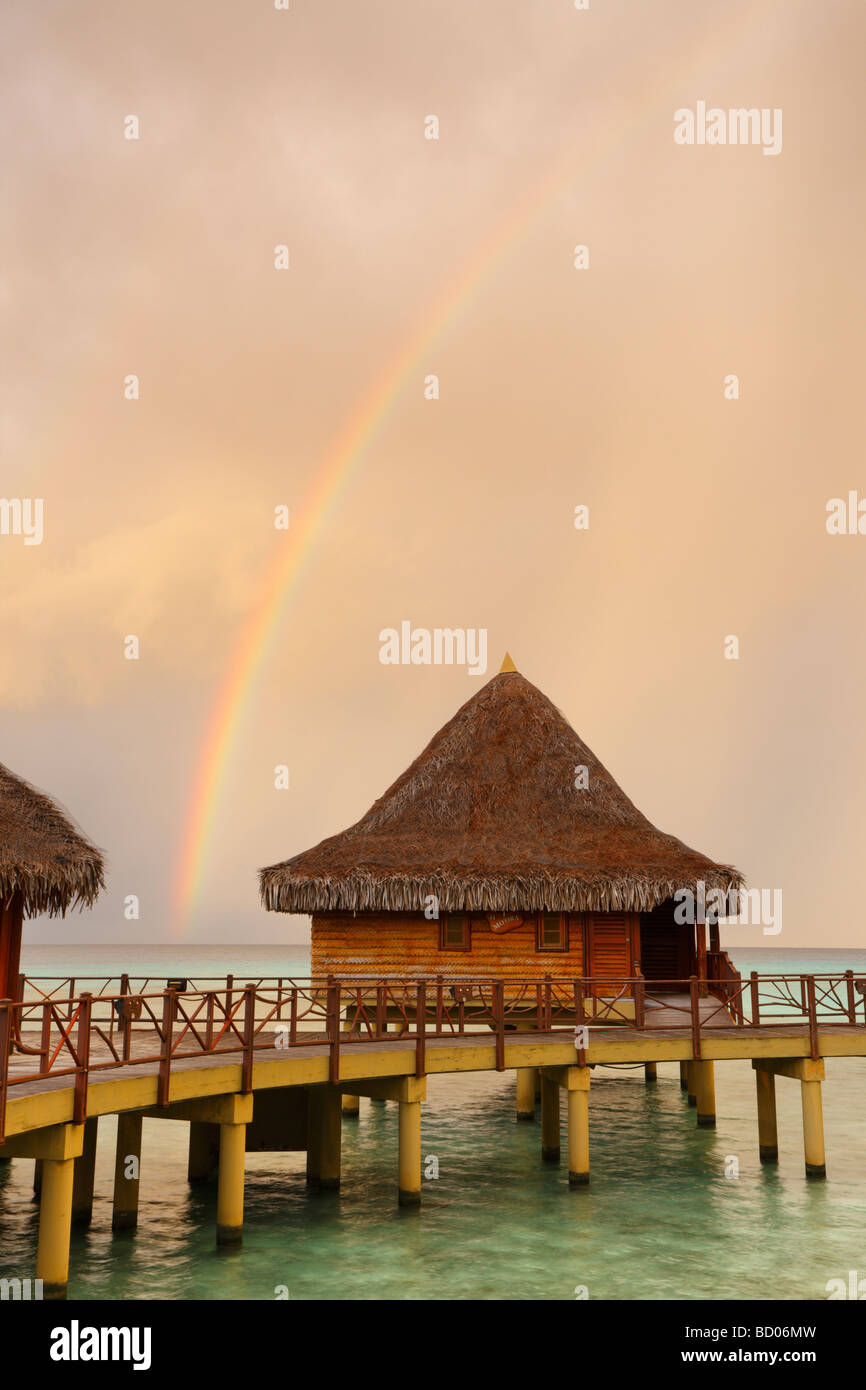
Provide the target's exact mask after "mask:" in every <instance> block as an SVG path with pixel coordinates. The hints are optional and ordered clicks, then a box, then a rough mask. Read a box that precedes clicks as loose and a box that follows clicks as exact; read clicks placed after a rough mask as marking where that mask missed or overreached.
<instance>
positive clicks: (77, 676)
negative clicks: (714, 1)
mask: <svg viewBox="0 0 866 1390" xmlns="http://www.w3.org/2000/svg"><path fill="white" fill-rule="evenodd" d="M2 13H3V27H4V44H3V50H2V54H0V114H2V118H3V124H4V128H5V129H7V131H9V132H11V139H10V141H9V142H8V144H7V149H6V158H5V164H6V169H5V179H4V183H5V195H6V196H5V197H4V200H3V201H4V212H3V214H2V219H0V244H2V262H3V266H4V273H3V281H2V290H0V293H2V304H3V322H4V329H5V331H4V334H3V345H2V364H0V365H2V387H0V409H2V436H0V448H2V455H0V457H2V484H0V493H2V496H3V497H5V498H6V499H31V500H32V501H34V502H35V501H36V499H39V500H40V501H41V504H42V508H43V527H42V531H43V533H42V538H41V543H40V544H25V537H24V536H23V535H22V534H15V533H14V530H10V533H9V534H0V641H2V649H3V652H4V655H5V660H4V661H3V662H2V664H0V700H2V713H3V723H2V729H3V738H2V747H0V761H2V762H4V763H6V764H7V765H8V766H9V767H10V768H11V769H12V770H13V771H14V772H16V773H17V774H19V775H21V776H23V777H25V778H26V779H27V780H29V781H31V782H33V783H34V784H36V785H37V786H39V787H41V788H43V789H45V790H47V791H48V792H49V793H50V794H51V795H53V796H55V797H56V798H57V799H58V800H59V801H60V802H61V803H62V804H63V805H64V806H65V807H66V808H67V809H68V810H69V812H70V813H71V815H72V816H73V817H74V818H75V820H76V822H77V823H78V824H79V825H80V826H81V827H82V828H83V830H84V831H85V833H86V834H87V835H88V836H89V837H90V838H91V839H92V840H93V841H95V843H97V844H98V845H99V846H100V847H101V849H102V850H103V851H104V853H105V856H106V863H107V887H106V891H105V892H104V893H103V894H102V896H101V898H100V899H99V902H98V903H97V905H96V906H95V907H94V909H93V910H92V911H91V912H89V913H86V914H82V915H80V916H79V915H77V914H74V915H71V916H69V917H68V918H67V919H66V920H65V921H62V922H56V921H53V922H52V921H47V920H45V919H42V920H39V921H34V922H32V923H30V924H29V925H28V927H27V940H28V941H30V942H32V943H34V944H36V943H43V942H51V941H59V940H63V941H64V942H66V943H67V944H69V943H73V942H79V941H80V942H82V943H83V942H116V943H118V944H119V945H120V946H122V944H123V943H124V942H129V943H138V942H153V943H160V942H165V943H170V942H184V943H214V944H218V943H233V942H253V941H260V942H262V943H279V942H281V941H287V942H288V941H300V940H303V939H305V936H306V933H307V931H308V923H307V920H306V919H304V918H301V917H286V916H282V915H278V914H268V913H266V912H264V910H263V909H262V908H261V907H260V905H259V901H258V880H257V871H258V869H259V868H260V867H261V866H263V865H266V864H271V863H273V862H275V861H277V860H280V859H284V858H287V857H289V856H290V855H293V854H295V853H298V852H299V851H300V850H302V849H305V848H307V847H309V846H310V845H312V844H314V843H316V842H317V841H318V840H320V839H321V838H322V837H324V836H325V835H329V834H333V833H335V832H336V831H338V830H340V829H342V828H344V827H345V826H347V825H348V824H350V823H352V822H353V821H355V820H356V819H357V818H358V817H359V816H360V815H361V814H363V813H364V812H365V811H366V810H367V808H368V807H369V806H370V805H371V803H372V802H373V801H374V800H375V799H376V797H378V796H379V795H380V794H381V793H382V792H383V791H384V790H385V788H386V787H388V786H389V785H390V784H391V782H392V781H393V780H394V778H395V777H396V776H397V775H398V774H399V773H400V772H401V771H402V770H403V769H404V768H405V767H406V766H407V765H408V763H409V762H410V761H411V760H412V759H413V758H414V757H415V756H416V755H417V754H418V753H419V752H420V750H421V749H422V747H423V746H424V745H425V744H426V743H427V741H428V739H429V738H430V737H431V735H432V734H433V733H434V732H435V731H436V730H437V729H438V728H439V727H440V726H441V725H442V724H443V723H444V722H445V721H446V720H447V719H449V718H450V717H451V715H452V714H453V713H454V712H455V711H456V710H457V708H458V707H459V706H460V705H461V704H462V703H463V702H464V701H465V700H466V699H468V698H469V697H470V696H471V695H473V694H474V693H475V692H476V691H477V690H478V689H479V687H480V685H481V684H483V679H485V678H487V677H483V678H479V677H478V676H473V675H472V674H470V673H469V672H468V671H467V670H466V668H465V667H464V668H462V669H461V668H458V667H456V666H444V665H439V666H436V665H383V664H382V662H381V661H380V637H379V634H380V632H381V631H382V630H383V629H386V628H392V627H394V628H399V626H400V624H401V622H403V621H409V622H411V623H412V625H413V626H414V627H426V628H429V629H434V628H437V627H451V628H454V627H459V628H466V629H484V630H485V631H486V632H487V649H488V670H487V676H492V675H494V674H495V673H496V671H497V670H498V668H499V664H500V661H501V658H502V656H503V654H504V652H505V651H506V649H507V650H509V651H510V653H511V655H512V657H513V658H514V661H515V663H516V665H517V667H518V668H519V669H520V670H521V671H522V673H523V674H524V675H525V676H526V677H527V678H528V679H529V680H531V681H533V682H534V683H535V684H536V685H538V686H539V687H540V688H541V689H542V690H543V691H544V692H545V693H546V694H547V695H548V696H549V697H550V698H551V699H552V700H553V701H554V703H555V704H556V705H557V706H558V707H559V708H560V709H562V711H563V712H564V714H565V715H566V717H567V718H568V719H569V721H570V722H571V723H572V725H573V726H574V727H575V728H576V730H577V731H578V733H579V734H580V735H581V737H582V738H583V739H584V740H585V741H586V742H587V743H588V744H589V746H590V747H591V748H592V749H593V751H594V752H595V753H596V755H597V756H598V757H599V758H601V760H602V761H603V762H604V763H605V765H606V766H607V767H608V768H609V770H610V771H611V773H612V774H613V775H614V776H615V777H616V778H617V780H618V781H619V782H620V784H621V785H622V786H623V787H624V789H625V790H626V792H627V793H628V795H629V796H630V797H631V798H632V799H633V801H634V802H635V803H636V804H637V806H638V807H639V808H640V809H641V810H642V811H643V812H644V813H645V814H646V815H647V816H648V817H649V819H650V820H651V821H653V822H654V823H655V824H657V825H659V826H660V827H661V828H663V829H664V830H666V831H668V832H670V833H672V834H675V835H677V836H679V837H680V838H681V839H683V840H684V841H685V842H686V843H688V844H690V845H693V846H694V847H696V848H698V849H700V850H701V851H703V852H704V853H706V854H708V855H710V856H711V857H712V858H714V859H717V860H719V861H721V862H726V863H734V864H736V865H737V866H738V867H739V868H740V869H741V870H742V871H743V872H744V873H745V875H746V877H747V879H748V881H749V882H750V884H752V885H754V886H757V887H760V888H764V889H768V890H776V889H781V890H782V893H783V902H784V924H783V929H782V931H781V932H780V933H779V934H778V935H776V936H765V935H763V934H762V933H761V929H760V927H750V928H746V927H743V928H728V929H727V930H726V933H725V935H724V936H723V940H727V942H728V943H729V944H754V945H761V946H766V945H772V946H780V947H787V948H792V947H808V946H822V947H828V946H837V947H845V946H856V945H862V944H863V931H862V927H861V924H860V922H859V917H858V914H857V911H856V909H855V907H854V903H855V902H856V900H857V891H856V874H857V871H858V870H857V866H858V864H859V863H860V861H861V857H862V850H863V845H864V841H866V814H864V797H863V786H864V781H866V737H864V720H863V710H864V708H866V654H864V642H863V627H864V625H863V606H864V565H866V535H859V534H843V535H835V534H833V535H831V534H829V533H828V530H827V519H828V513H827V504H828V501H830V500H831V499H833V498H841V499H847V498H848V495H849V493H850V492H852V491H853V492H857V491H858V489H859V493H858V496H859V495H862V496H863V497H864V498H866V472H864V467H863V462H862V459H863V450H862V405H861V402H862V394H863V393H862V381H861V374H862V363H863V361H864V351H863V347H864V344H863V333H864V330H863V324H864V322H866V315H864V312H863V310H864V303H863V301H864V277H863V272H862V227H863V225H864V184H863V178H862V170H863V167H864V154H866V150H864V144H866V138H864V129H866V122H864V113H866V96H864V91H863V84H862V57H861V55H862V52H863V47H864V41H866V11H864V10H862V9H860V8H859V7H857V6H853V5H851V4H850V3H847V2H846V0H823V3H822V4H821V5H816V4H814V3H804V0H732V3H728V4H722V5H710V4H699V5H694V4H688V3H684V0H590V5H589V8H588V9H586V10H578V9H576V8H575V6H574V4H573V0H536V2H535V3H527V0H521V2H520V3H517V2H516V0H496V3H492V0H473V4H472V5H466V4H464V3H459V2H458V0H453V2H452V0H443V2H442V3H425V4H421V3H420V0H370V3H365V4H364V5H358V4H356V3H349V2H348V0H291V4H290V8H289V9H288V10H278V9H277V8H276V7H275V5H274V4H273V3H271V0H184V3H182V4H178V3H177V0H171V2H170V3H168V2H166V3H163V0H149V3H147V4H139V3H133V0H102V2H101V3H96V2H95V0H81V3H79V4H77V5H75V6H69V5H67V4H65V3H59V2H58V0H43V3H40V4H39V5H38V6H37V5H33V4H32V3H30V2H29V0H4V2H3V4H2ZM702 102H703V103H706V107H707V108H720V109H721V110H723V111H727V110H729V109H732V108H740V107H747V108H753V107H754V108H757V109H759V110H765V109H766V110H767V112H774V111H778V112H781V113H782V114H781V125H780V127H779V129H780V133H781V136H782V140H781V149H780V150H779V151H778V152H777V153H770V154H766V153H765V152H764V148H763V146H762V145H761V144H738V145H733V144H730V143H726V144H724V145H722V144H697V143H695V144H691V145H688V144H678V143H677V142H676V141H675V139H674V132H675V129H676V122H675V113H676V112H677V111H681V110H683V109H688V110H692V111H695V112H697V110H698V103H702ZM130 117H135V118H136V121H137V130H136V129H135V125H136V123H135V122H130V120H129V118H130ZM431 118H435V120H434V119H431ZM132 133H134V134H137V138H128V136H129V135H130V134H132ZM433 134H435V135H436V136H437V137H438V138H428V137H429V136H430V135H433ZM577 246H584V247H586V248H587V252H586V253H585V256H584V260H588V264H585V265H583V266H582V267H581V268H576V266H575V260H576V256H575V248H576V247H577ZM278 247H285V248H286V249H287V257H288V268H285V269H284V268H278V264H277V262H278V260H279V253H278V252H277V251H276V250H275V248H278ZM577 259H580V258H579V257H578V258H577ZM732 376H733V377H736V378H737V383H738V395H737V396H732V394H731V393H732V390H733V388H732V386H731V383H730V378H731V377H732ZM130 377H135V378H137V391H138V395H137V398H135V395H134V394H133V395H132V397H131V398H130V390H131V389H132V390H133V391H134V387H133V388H130V385H129V378H130ZM430 377H436V378H437V380H438V397H436V396H434V397H433V398H430V395H431V389H432V388H431V385H430V382H429V378H430ZM279 507H286V508H288V514H289V524H288V529H287V530H280V529H278V528H277V527H276V526H275V524H274V522H275V516H276V512H275V509H276V508H279ZM576 507H586V508H588V517H589V526H588V529H578V528H576V526H575V508H576ZM864 529H866V519H864ZM130 637H134V638H136V639H137V642H138V655H137V659H129V652H130V643H129V642H128V639H129V638H130ZM731 637H736V638H737V640H738V644H739V647H738V656H737V658H736V659H731V650H732V648H731V643H730V640H729V639H730V638H731ZM278 767H285V768H286V769H287V770H288V779H287V780H288V786H287V787H277V786H276V785H275V781H276V780H277V778H276V774H275V769H276V768H278ZM282 780H286V779H285V778H283V779H282ZM131 899H136V900H137V903H138V908H137V910H138V916H137V917H129V916H128V915H127V914H128V913H129V911H130V907H129V902H130V900H131Z"/></svg>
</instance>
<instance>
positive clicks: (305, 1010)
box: [0, 970, 866, 1142]
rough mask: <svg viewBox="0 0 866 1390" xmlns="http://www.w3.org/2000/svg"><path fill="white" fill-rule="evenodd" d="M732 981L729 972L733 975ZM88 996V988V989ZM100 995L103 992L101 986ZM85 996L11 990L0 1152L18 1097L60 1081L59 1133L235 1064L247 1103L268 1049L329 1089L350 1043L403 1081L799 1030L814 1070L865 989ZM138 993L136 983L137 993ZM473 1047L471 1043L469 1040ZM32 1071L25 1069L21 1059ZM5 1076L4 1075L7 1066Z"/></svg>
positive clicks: (317, 988) (675, 986) (861, 1009)
mask: <svg viewBox="0 0 866 1390" xmlns="http://www.w3.org/2000/svg"><path fill="white" fill-rule="evenodd" d="M734 974H736V972H734ZM94 983H97V982H94ZM108 983H109V984H110V983H114V981H113V980H112V981H108ZM122 983H123V984H124V986H125V988H124V989H122V990H118V991H111V990H109V989H108V988H104V989H103V991H102V992H99V993H95V992H93V991H85V992H82V993H80V994H79V995H77V996H73V995H70V996H69V997H62V998H61V997H58V996H57V994H56V992H55V991H52V990H49V989H47V988H45V989H43V988H41V987H40V984H39V981H38V980H34V979H28V980H26V981H25V982H24V988H23V989H22V991H21V993H22V995H23V998H22V999H20V1000H0V1142H2V1139H3V1135H4V1133H5V1130H4V1124H5V1112H6V1102H7V1097H8V1095H9V1093H10V1092H11V1091H14V1089H15V1088H16V1087H18V1086H23V1085H27V1084H30V1083H34V1082H39V1081H42V1080H47V1079H49V1078H62V1077H68V1078H69V1080H70V1084H71V1085H72V1087H73V1121H74V1122H75V1123H81V1122H82V1121H83V1120H84V1118H85V1117H86V1109H87V1086H88V1082H89V1080H90V1079H91V1078H93V1079H95V1078H97V1077H98V1076H99V1074H100V1073H101V1072H103V1071H110V1070H112V1069H117V1068H120V1067H136V1066H147V1065H150V1066H151V1067H153V1066H155V1067H156V1070H157V1074H158V1086H157V1094H158V1103H159V1104H160V1105H167V1104H168V1100H169V1093H170V1092H169V1085H170V1078H171V1072H172V1068H173V1067H174V1066H175V1065H177V1064H179V1063H183V1062H185V1061H187V1060H191V1059H200V1058H202V1057H205V1056H210V1057H219V1058H225V1059H226V1060H227V1061H229V1060H235V1061H239V1062H240V1064H241V1069H242V1071H241V1090H242V1091H243V1092H249V1091H250V1090H251V1089H252V1077H253V1064H254V1061H255V1059H256V1055H257V1054H262V1053H269V1054H270V1055H271V1056H273V1053H274V1049H276V1050H277V1051H279V1050H280V1049H283V1048H287V1049H295V1048H303V1047H318V1048H320V1049H323V1050H324V1049H327V1053H328V1057H329V1076H330V1078H331V1080H332V1081H337V1080H338V1079H339V1075H340V1050H341V1048H342V1047H344V1046H346V1045H356V1044H358V1043H378V1044H380V1045H386V1044H391V1043H395V1042H396V1043H397V1044H398V1045H402V1046H404V1047H405V1046H411V1047H412V1048H413V1049H414V1070H415V1073H416V1075H419V1076H421V1075H423V1074H424V1072H425V1069H426V1048H427V1045H428V1043H429V1042H431V1041H437V1040H441V1039H453V1038H455V1037H466V1036H470V1035H472V1034H475V1035H476V1036H478V1035H481V1036H485V1035H486V1036H488V1037H489V1035H490V1033H491V1032H492V1033H493V1035H494V1045H495V1064H496V1067H497V1069H498V1070H503V1069H504V1067H505V1041H506V1036H507V1034H509V1033H514V1032H515V1031H518V1030H519V1031H521V1032H523V1033H530V1034H532V1033H534V1034H537V1035H547V1036H550V1035H556V1034H557V1033H571V1034H572V1035H573V1036H574V1040H575V1048H576V1061H577V1062H578V1063H579V1064H581V1065H582V1064H583V1063H584V1062H585V1058H586V1047H587V1045H588V1032H589V1030H590V1029H592V1028H608V1027H611V1026H617V1027H628V1028H631V1029H634V1030H637V1031H641V1032H644V1031H647V1030H652V1029H664V1030H667V1031H668V1032H673V1033H674V1034H676V1033H678V1032H684V1033H687V1034H688V1036H689V1038H690V1041H691V1047H692V1054H693V1056H694V1057H700V1055H701V1046H702V1041H703V1040H704V1039H705V1038H706V1036H707V1033H708V1031H710V1030H712V1029H716V1028H720V1027H723V1028H728V1029H740V1028H751V1029H754V1028H760V1029H761V1030H771V1029H779V1028H788V1029H789V1030H790V1028H791V1027H792V1026H795V1027H801V1028H804V1029H806V1030H807V1032H808V1037H809V1044H810V1046H809V1050H810V1055H811V1056H813V1057H817V1056H818V1055H819V1052H818V1031H819V1027H821V1026H825V1027H826V1026H833V1027H841V1028H856V1029H861V1028H866V980H864V979H862V978H860V977H855V976H854V974H853V972H852V971H850V970H849V971H846V972H845V974H843V975H764V976H758V975H757V974H756V973H753V974H752V975H751V977H750V978H749V979H748V980H742V979H740V977H739V976H737V978H736V980H734V979H731V978H730V976H725V977H723V983H724V986H725V992H724V997H720V996H719V994H717V993H716V992H715V990H714V989H713V988H712V987H713V986H714V985H715V986H718V984H719V980H718V979H712V980H711V979H707V980H703V981H702V980H698V979H697V977H695V976H692V977H691V978H690V979H689V980H669V981H663V980H645V979H642V978H640V977H637V978H627V979H626V978H617V979H612V978H611V979H605V978H581V979H574V980H568V981H563V980H554V979H552V978H548V979H546V980H543V981H537V980H507V981H505V980H490V979H477V978H474V979H473V978H452V977H443V976H438V977H437V978H436V979H433V980H419V979H382V978H378V979H376V978H370V977H355V978H354V979H340V980H338V979H336V978H333V977H330V978H327V979H325V978H322V979H315V978H311V979H291V978H287V977H283V978H272V979H264V978H263V979H260V980H258V981H249V982H247V983H245V984H244V985H237V984H235V982H234V980H233V978H232V977H228V979H227V980H226V982H225V983H222V982H221V984H220V986H219V987H217V988H214V989H196V988H193V989H190V988H188V987H187V988H185V989H181V988H179V987H176V986H179V985H181V984H185V985H187V986H189V984H190V981H188V980H187V981H182V980H180V979H178V980H174V981H171V982H170V985H171V987H169V988H163V989H160V990H158V991H154V990H148V989H144V990H139V989H136V988H133V986H134V985H137V984H138V981H136V980H131V979H130V978H129V977H128V976H124V977H122ZM148 983H150V982H149V981H148ZM479 1040H480V1039H479ZM31 1058H32V1063H29V1059H31ZM13 1064H14V1065H13Z"/></svg>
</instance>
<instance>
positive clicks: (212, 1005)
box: [204, 990, 216, 1052]
mask: <svg viewBox="0 0 866 1390" xmlns="http://www.w3.org/2000/svg"><path fill="white" fill-rule="evenodd" d="M215 1009H216V995H215V994H214V991H213V990H209V991H208V996H207V1012H206V1015H205V1018H206V1022H205V1030H204V1045H205V1048H206V1050H207V1051H208V1052H212V1051H213V1025H214V1011H215Z"/></svg>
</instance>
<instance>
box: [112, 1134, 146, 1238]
mask: <svg viewBox="0 0 866 1390" xmlns="http://www.w3.org/2000/svg"><path fill="white" fill-rule="evenodd" d="M140 1171H141V1115H138V1114H136V1113H135V1112H134V1111H131V1110H128V1111H123V1112H122V1113H121V1114H119V1115H118V1117H117V1149H116V1151H115V1156H114V1206H113V1209H112V1213H111V1229H112V1230H113V1231H131V1230H134V1229H135V1227H136V1226H137V1225H138V1184H139V1176H140Z"/></svg>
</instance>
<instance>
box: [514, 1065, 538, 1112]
mask: <svg viewBox="0 0 866 1390" xmlns="http://www.w3.org/2000/svg"><path fill="white" fill-rule="evenodd" d="M535 1071H536V1069H535V1067H518V1068H517V1118H518V1120H534V1119H535Z"/></svg>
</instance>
